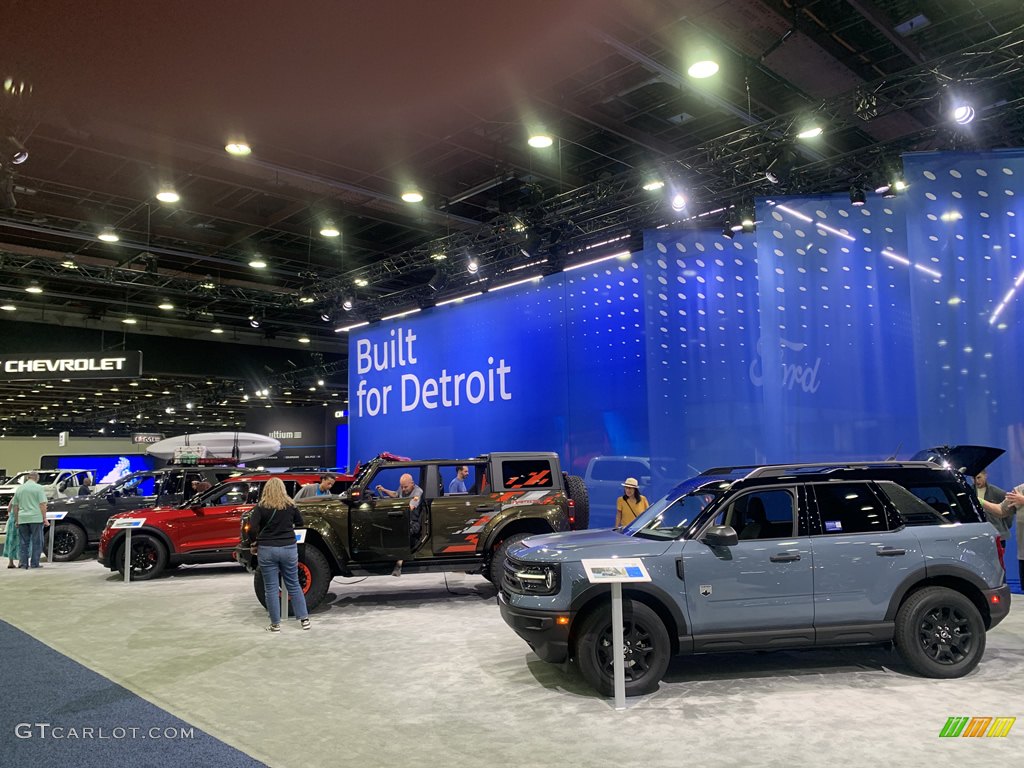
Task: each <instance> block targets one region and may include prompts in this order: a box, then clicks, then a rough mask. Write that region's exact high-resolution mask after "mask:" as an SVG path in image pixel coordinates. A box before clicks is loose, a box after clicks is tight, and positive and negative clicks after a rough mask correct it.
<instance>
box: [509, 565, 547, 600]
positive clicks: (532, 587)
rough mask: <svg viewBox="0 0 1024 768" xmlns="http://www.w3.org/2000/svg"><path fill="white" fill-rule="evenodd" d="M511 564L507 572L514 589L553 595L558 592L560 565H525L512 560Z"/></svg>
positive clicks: (526, 592)
mask: <svg viewBox="0 0 1024 768" xmlns="http://www.w3.org/2000/svg"><path fill="white" fill-rule="evenodd" d="M509 566H510V567H509V568H508V569H506V574H507V575H508V578H509V581H511V583H512V584H511V586H512V589H513V591H515V592H519V593H520V594H524V595H553V594H555V593H556V592H558V589H559V586H560V578H559V576H560V568H559V566H558V565H524V564H521V563H514V562H511V561H510V563H509ZM506 584H508V582H506Z"/></svg>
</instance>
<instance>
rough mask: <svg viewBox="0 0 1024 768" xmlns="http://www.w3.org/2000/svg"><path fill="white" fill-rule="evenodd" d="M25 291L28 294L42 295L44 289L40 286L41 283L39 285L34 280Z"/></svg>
mask: <svg viewBox="0 0 1024 768" xmlns="http://www.w3.org/2000/svg"><path fill="white" fill-rule="evenodd" d="M25 291H26V292H28V293H33V294H38V293H42V292H43V289H42V287H41V286H40V285H39V283H37V282H36V281H35V280H33V281H32V282H31V283H29V284H28V285H27V286H26V287H25Z"/></svg>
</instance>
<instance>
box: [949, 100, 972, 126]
mask: <svg viewBox="0 0 1024 768" xmlns="http://www.w3.org/2000/svg"><path fill="white" fill-rule="evenodd" d="M951 114H952V115H953V121H954V122H955V123H956V124H957V125H967V124H968V123H970V122H972V121H973V120H974V107H972V106H971V105H970V104H968V103H967V102H963V101H962V102H957V103H956V104H954V105H953V109H952V110H951Z"/></svg>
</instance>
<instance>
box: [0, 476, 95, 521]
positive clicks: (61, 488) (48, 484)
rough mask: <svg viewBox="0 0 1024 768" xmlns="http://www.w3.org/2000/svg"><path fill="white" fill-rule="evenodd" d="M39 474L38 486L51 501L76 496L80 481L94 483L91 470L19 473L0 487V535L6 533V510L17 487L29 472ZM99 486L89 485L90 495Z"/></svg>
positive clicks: (26, 477)
mask: <svg viewBox="0 0 1024 768" xmlns="http://www.w3.org/2000/svg"><path fill="white" fill-rule="evenodd" d="M30 471H32V472H38V473H39V484H40V485H41V486H43V490H44V491H46V498H47V499H50V500H52V501H55V500H57V499H68V498H71V497H72V496H77V495H78V491H79V489H80V488H81V487H82V481H83V480H84V479H85V478H86V477H88V478H89V480H90V481H91V482H92V483H95V481H96V475H95V472H94V470H91V469H35V470H25V471H24V472H19V473H18V474H17V475H15V476H14V477H12V478H11V479H10V480H9V481H7V482H6V483H4V484H3V485H0V534H5V533H7V517H8V514H9V513H8V508H9V507H10V505H11V499H12V498H14V492H15V491H16V490H18V486H19V485H21V484H22V483H24V482H25V481H26V480H27V479H28V475H29V472H30ZM98 487H99V486H96V485H91V486H90V488H89V491H90V493H95V492H96V490H97V488H98Z"/></svg>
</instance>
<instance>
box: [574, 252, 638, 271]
mask: <svg viewBox="0 0 1024 768" xmlns="http://www.w3.org/2000/svg"><path fill="white" fill-rule="evenodd" d="M629 255H630V254H629V251H622V252H621V253H613V254H612V255H611V256H602V257H601V258H600V259H592V260H590V261H584V262H583V263H582V264H572V265H571V266H568V267H566V268H565V269H563V270H562V271H563V272H571V271H572V270H574V269H583V268H584V267H590V266H593V265H594V264H600V263H601V262H602V261H608V260H609V259H626V258H629Z"/></svg>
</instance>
